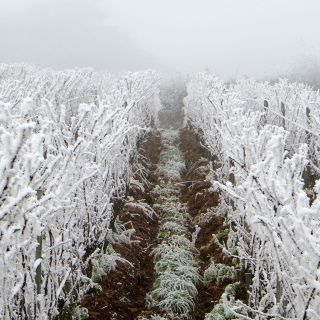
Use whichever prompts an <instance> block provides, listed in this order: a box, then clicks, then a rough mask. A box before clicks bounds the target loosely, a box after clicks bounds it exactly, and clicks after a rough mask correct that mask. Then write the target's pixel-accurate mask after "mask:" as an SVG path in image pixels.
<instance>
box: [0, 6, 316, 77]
mask: <svg viewBox="0 0 320 320" xmlns="http://www.w3.org/2000/svg"><path fill="white" fill-rule="evenodd" d="M0 4H1V12H0V30H1V42H2V46H1V51H0V62H4V63H14V62H26V63H32V64H35V65H38V66H40V67H51V68H72V67H92V68H94V69H95V70H107V71H110V72H114V73H118V72H122V71H124V70H132V71H134V70H140V69H150V68H151V69H156V70H158V71H160V72H161V74H163V75H164V76H172V75H175V74H176V73H182V74H190V73H194V72H197V71H204V70H206V69H209V70H210V71H213V72H215V73H216V74H218V75H219V76H222V77H224V78H235V77H238V76H243V75H246V76H253V77H258V78H263V77H267V76H270V75H274V74H281V73H284V72H286V71H287V70H289V69H290V68H291V67H292V66H293V65H294V64H295V63H297V61H299V60H302V57H304V56H306V55H309V54H312V55H317V53H316V47H317V45H318V44H317V42H316V40H315V39H317V35H316V33H317V30H319V28H320V20H319V19H317V14H318V12H319V9H320V4H319V3H318V2H316V1H307V3H306V2H302V1H297V0H295V1H289V0H281V1H275V0H272V1H264V2H262V1H253V0H243V1H238V2H236V1H232V0H228V1H224V2H223V3H222V2H220V1H208V0H202V1H200V2H199V1H198V2H193V1H182V0H177V1H168V0H165V1H161V2H155V1H147V0H139V1H134V2H133V1H124V0H122V1H115V0H108V1H100V0H95V1H86V0H81V1H74V0H68V1H62V0H58V1H50V0H44V1H43V0H42V1H40V0H30V1H27V2H22V1H19V0H13V1H6V0H1V1H0Z"/></svg>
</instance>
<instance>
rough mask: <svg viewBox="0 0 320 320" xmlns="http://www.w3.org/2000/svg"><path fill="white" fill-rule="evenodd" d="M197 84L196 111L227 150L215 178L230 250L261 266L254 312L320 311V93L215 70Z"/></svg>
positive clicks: (256, 268) (214, 142) (209, 135)
mask: <svg viewBox="0 0 320 320" xmlns="http://www.w3.org/2000/svg"><path fill="white" fill-rule="evenodd" d="M187 89H188V96H187V98H186V99H185V109H186V115H187V119H188V121H189V123H190V124H191V125H192V127H193V128H194V129H195V130H196V131H197V132H199V133H200V134H201V135H202V137H203V140H204V142H205V144H206V146H207V147H208V148H209V150H210V151H211V153H212V154H213V155H214V156H216V157H217V158H218V162H219V169H218V170H217V172H216V177H215V181H213V184H214V186H215V187H216V188H218V189H220V191H221V192H222V195H223V196H224V199H225V201H227V203H228V204H229V213H228V219H229V221H230V224H231V226H232V229H231V231H230V233H229V239H228V244H227V246H226V247H225V253H226V254H228V255H230V256H233V257H238V258H239V261H240V262H241V264H242V266H243V267H242V269H243V272H246V273H251V275H252V283H251V285H250V292H249V300H248V301H247V307H246V314H248V315H249V316H250V317H253V318H255V319H269V318H270V317H271V318H275V319H276V318H279V319H281V318H286V319H287V318H290V319H319V317H320V308H319V306H320V290H319V267H320V255H319V252H320V242H319V239H320V233H319V230H320V216H319V213H320V205H319V204H320V202H319V196H318V193H319V191H320V183H319V181H315V177H316V176H318V175H319V172H318V159H319V150H320V148H319V146H320V145H319V123H320V115H319V101H320V94H319V92H317V91H313V90H311V88H309V87H307V86H305V85H301V84H295V83H289V82H288V81H287V80H279V82H278V83H276V84H273V85H272V84H269V83H261V82H255V81H253V80H241V81H239V82H237V83H235V84H228V85H227V84H225V83H223V82H222V81H221V80H220V79H218V78H216V77H215V76H213V75H210V74H199V75H198V76H196V77H195V78H194V79H193V80H191V81H190V83H189V85H188V88H187ZM306 187H308V189H306ZM229 311H230V310H229ZM242 311H243V309H242ZM230 312H231V311H230ZM230 312H229V314H230ZM231 313H232V312H231ZM233 316H234V315H233ZM236 318H237V317H236ZM238 318H244V319H245V318H246V316H245V315H244V313H243V314H242V315H238Z"/></svg>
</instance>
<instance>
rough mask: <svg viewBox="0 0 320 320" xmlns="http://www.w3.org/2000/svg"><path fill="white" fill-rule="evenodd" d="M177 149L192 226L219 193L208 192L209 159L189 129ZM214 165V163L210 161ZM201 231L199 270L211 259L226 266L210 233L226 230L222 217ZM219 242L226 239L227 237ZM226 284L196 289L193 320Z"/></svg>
mask: <svg viewBox="0 0 320 320" xmlns="http://www.w3.org/2000/svg"><path fill="white" fill-rule="evenodd" d="M180 137H181V144H180V149H181V151H182V152H183V154H184V157H185V162H186V172H185V174H184V180H185V181H188V182H186V183H185V184H184V187H183V189H182V196H181V198H182V199H181V200H182V202H184V203H186V204H187V207H188V212H189V213H190V214H191V216H192V217H193V220H194V223H198V221H199V217H200V214H201V213H205V212H206V211H207V209H208V208H214V207H216V206H218V204H219V201H220V200H219V199H220V195H219V193H218V192H213V191H211V190H210V187H211V183H210V182H209V181H207V180H206V175H207V174H208V172H209V168H208V167H210V166H211V164H210V162H209V160H208V159H210V158H211V156H210V155H209V154H208V151H207V150H206V149H204V148H203V147H202V146H201V144H200V141H199V140H198V139H197V137H196V135H195V134H194V133H192V132H191V131H190V130H189V129H182V130H181V131H180ZM213 166H214V167H215V166H216V164H215V162H214V161H213ZM200 227H201V229H200V232H199V234H198V237H197V241H196V247H197V249H198V250H199V261H200V268H201V271H202V273H203V271H204V270H205V269H206V268H207V267H208V266H209V264H210V258H211V257H212V258H213V259H214V261H215V262H217V263H225V264H229V263H230V262H229V261H227V259H226V257H225V256H224V255H223V253H222V250H221V249H220V248H219V247H218V246H217V245H215V244H214V243H213V242H212V234H213V233H218V232H222V231H224V230H225V229H226V226H225V225H224V219H223V218H222V217H218V216H213V217H212V218H211V220H210V221H208V223H205V224H201V226H200ZM220 240H221V241H225V240H226V236H225V237H224V238H222V239H220ZM227 284H229V283H228V282H225V283H222V284H221V285H219V286H217V285H216V284H215V283H212V284H211V285H210V286H209V287H206V286H204V285H203V284H200V285H199V286H198V297H197V304H196V310H195V313H194V316H193V319H194V320H200V319H201V320H202V319H204V316H205V314H206V313H208V312H210V311H211V310H212V309H213V307H214V305H215V304H216V303H217V302H218V301H219V299H220V297H221V295H222V293H223V292H224V290H225V287H226V285H227Z"/></svg>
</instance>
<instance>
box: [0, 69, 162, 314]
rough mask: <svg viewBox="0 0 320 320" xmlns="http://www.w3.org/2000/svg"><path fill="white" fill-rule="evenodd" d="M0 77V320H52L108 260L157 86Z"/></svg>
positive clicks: (19, 72) (126, 78) (22, 73)
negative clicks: (120, 201)
mask: <svg viewBox="0 0 320 320" xmlns="http://www.w3.org/2000/svg"><path fill="white" fill-rule="evenodd" d="M0 71H1V72H0V101H1V102H0V283H1V289H0V317H1V318H3V319H10V320H11V319H22V318H30V319H40V318H41V319H52V318H53V317H54V316H55V315H57V313H58V304H59V305H60V307H61V306H67V305H69V304H71V303H73V302H75V301H76V300H77V299H79V298H80V296H81V294H82V293H83V292H85V291H86V290H87V289H88V288H89V287H91V286H93V285H94V283H93V282H92V280H91V279H90V278H89V277H88V276H87V270H90V268H91V264H92V262H93V263H94V261H95V260H96V259H101V258H102V257H104V258H106V257H105V254H106V249H107V245H108V241H110V238H112V234H111V229H110V227H111V223H112V222H113V221H114V217H113V215H112V199H113V198H114V197H118V196H122V195H123V194H124V192H125V190H126V185H127V183H128V181H129V179H130V175H131V173H130V163H131V159H132V157H133V156H134V155H135V153H136V146H137V144H136V142H137V140H138V139H139V138H140V137H141V135H142V134H143V132H145V128H146V127H147V126H148V125H149V124H150V122H151V120H152V119H154V120H156V114H157V110H158V108H159V98H158V91H159V90H158V85H157V83H158V77H157V75H156V74H154V73H153V72H151V71H150V72H149V71H148V72H136V73H128V74H125V75H123V76H122V77H120V78H113V77H111V76H109V75H107V74H98V73H94V72H93V71H90V70H68V71H61V72H55V71H52V70H40V69H37V68H34V67H30V66H26V65H12V66H11V65H9V66H8V65H0ZM106 269H108V268H107V267H106Z"/></svg>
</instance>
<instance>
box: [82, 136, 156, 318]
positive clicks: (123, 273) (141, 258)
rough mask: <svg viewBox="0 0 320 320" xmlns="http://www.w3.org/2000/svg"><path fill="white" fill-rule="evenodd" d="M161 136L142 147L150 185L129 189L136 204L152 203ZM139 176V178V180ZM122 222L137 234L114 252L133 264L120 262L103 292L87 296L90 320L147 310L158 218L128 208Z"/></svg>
mask: <svg viewBox="0 0 320 320" xmlns="http://www.w3.org/2000/svg"><path fill="white" fill-rule="evenodd" d="M160 140H161V139H160V136H159V134H156V133H155V132H153V133H150V134H148V135H147V136H146V137H145V138H144V140H143V141H142V143H141V145H140V147H139V156H138V161H141V162H143V165H144V166H145V167H146V168H147V169H148V170H147V176H146V178H147V179H148V180H149V182H150V184H147V185H146V184H145V185H144V187H145V192H144V193H143V192H141V191H139V190H138V189H131V190H129V195H130V196H132V197H134V199H135V201H138V200H140V201H141V200H142V199H145V200H146V202H147V203H148V204H150V205H151V204H152V202H153V198H152V196H151V195H150V191H151V189H152V187H153V183H155V182H156V176H155V175H154V173H153V171H154V170H155V169H156V164H157V162H158V160H159V153H160V144H161V141H160ZM138 178H139V177H138V176H136V177H135V179H137V180H138ZM118 216H119V218H120V221H121V222H122V223H124V224H126V225H127V226H128V228H134V229H135V233H134V236H133V238H132V240H134V242H133V243H132V244H131V245H128V244H117V245H115V246H114V249H115V251H116V252H117V253H119V254H120V255H121V257H122V258H124V259H126V260H127V261H129V262H130V264H131V265H130V264H128V263H123V262H120V263H118V266H117V268H116V270H114V271H111V272H109V273H108V275H107V276H106V277H104V278H103V279H102V281H101V283H100V285H101V287H102V292H101V293H96V294H91V295H87V296H85V298H84V299H83V301H82V306H83V307H85V308H87V309H88V311H89V319H92V320H98V319H108V320H112V319H114V320H122V319H123V320H131V319H135V318H136V317H137V315H139V314H140V313H141V311H142V310H143V309H144V308H145V306H144V298H145V295H146V293H147V292H148V291H150V289H151V286H152V283H153V278H154V274H153V272H154V271H153V262H152V257H151V251H152V249H153V247H154V245H155V239H156V234H157V232H158V222H157V219H150V218H148V217H147V216H146V215H144V214H143V213H141V212H133V211H132V210H129V209H128V208H126V207H125V206H124V207H122V208H121V209H120V210H119V213H118Z"/></svg>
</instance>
